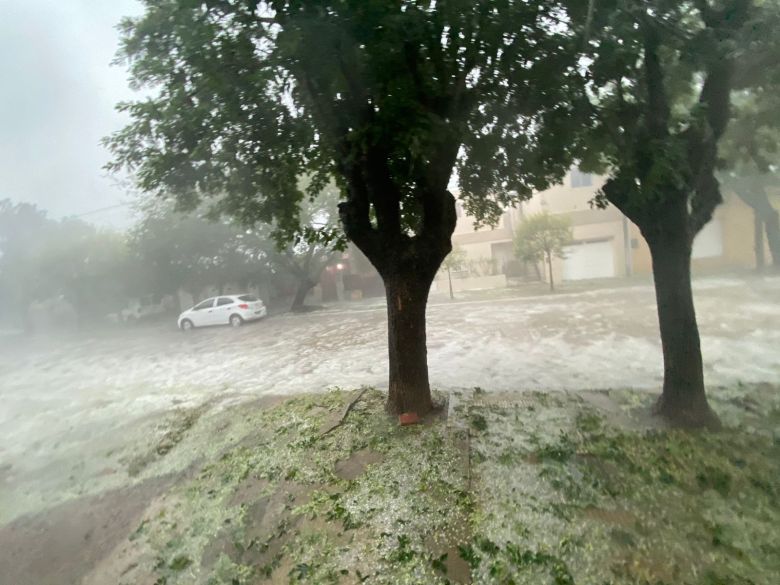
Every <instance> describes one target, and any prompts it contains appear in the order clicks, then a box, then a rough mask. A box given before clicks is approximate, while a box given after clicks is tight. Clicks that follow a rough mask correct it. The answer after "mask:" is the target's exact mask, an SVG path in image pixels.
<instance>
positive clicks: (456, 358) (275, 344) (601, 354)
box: [0, 278, 780, 523]
mask: <svg viewBox="0 0 780 585" xmlns="http://www.w3.org/2000/svg"><path fill="white" fill-rule="evenodd" d="M694 289H695V295H696V302H697V312H698V319H699V325H700V330H701V334H702V347H703V352H704V360H705V377H706V381H707V383H708V385H710V386H711V387H714V386H718V385H729V384H735V383H738V382H762V381H768V382H776V381H777V380H779V379H780V351H778V349H777V348H778V347H780V294H779V293H780V279H778V278H766V279H763V280H759V279H749V280H741V279H737V278H729V279H723V278H720V279H704V280H698V281H696V282H695V283H694ZM475 296H476V297H478V296H479V295H472V298H474V297H475ZM385 352H386V316H385V309H384V307H383V306H382V303H381V302H380V301H377V302H373V304H372V303H371V302H364V303H361V304H358V305H354V306H350V305H339V306H337V307H331V308H325V309H322V310H318V311H313V312H311V313H306V314H285V315H281V316H276V317H271V318H268V319H265V320H263V321H261V322H258V323H253V324H249V325H246V326H244V327H242V328H239V329H231V328H228V327H224V328H210V329H199V330H195V331H192V332H190V333H189V334H182V333H180V332H178V331H177V330H175V328H174V326H172V325H168V324H166V325H157V326H146V327H144V326H142V327H137V328H134V329H123V330H113V331H105V332H98V333H93V334H81V335H78V336H73V337H53V338H40V337H34V338H24V337H18V338H6V339H5V340H3V341H2V346H1V347H0V400H2V404H3V408H2V410H1V411H0V429H2V431H1V433H2V436H1V437H0V483H5V484H6V485H5V487H4V488H3V492H5V493H6V494H7V493H9V490H8V488H9V487H10V493H12V494H13V495H14V496H19V495H24V498H23V499H24V500H25V502H24V503H20V502H19V499H18V497H14V498H12V499H11V501H10V502H9V501H5V502H2V501H0V503H2V504H3V505H2V506H0V523H2V522H4V521H6V520H8V519H10V518H12V517H16V516H18V515H20V514H21V513H23V512H25V511H28V510H34V509H36V508H39V507H40V506H43V505H47V502H48V501H49V500H46V498H43V499H41V498H40V497H38V496H37V495H36V494H37V492H38V491H41V492H43V491H47V490H48V491H50V492H51V493H55V492H56V493H60V491H61V490H60V489H59V488H58V486H59V485H60V483H61V482H62V481H65V479H64V478H70V481H71V482H75V483H76V484H79V482H80V481H81V484H79V485H81V487H80V488H79V490H80V491H79V493H81V491H84V490H86V491H90V490H91V487H90V486H89V485H85V484H84V481H86V479H85V478H88V477H92V476H93V475H94V474H97V473H99V472H100V469H97V468H88V467H89V466H90V465H93V466H94V465H100V463H99V462H95V461H96V460H95V458H94V457H92V458H90V454H92V455H94V454H96V453H105V452H107V451H110V450H116V449H119V448H121V447H123V446H124V445H126V444H127V443H128V442H131V441H133V440H136V439H137V437H136V436H135V435H134V432H140V431H138V429H141V428H143V427H141V426H138V425H137V424H136V422H137V421H143V420H147V419H149V418H150V417H159V416H162V415H164V414H165V413H169V412H171V411H172V410H175V409H182V408H191V407H195V406H198V405H201V404H203V403H206V402H209V403H210V405H211V406H214V407H222V406H225V405H228V404H234V403H236V402H237V401H242V400H250V399H255V398H258V397H261V396H265V395H286V394H293V393H303V392H313V391H320V390H323V389H325V388H327V387H329V386H340V387H342V388H347V389H351V388H355V387H358V386H360V385H375V386H377V387H380V388H381V387H384V386H385V385H386V383H387V382H386V377H387V363H386V355H385ZM428 360H429V364H430V378H431V383H432V385H433V386H434V388H438V389H441V390H450V389H453V388H462V387H473V386H479V387H482V388H484V389H485V390H486V391H504V392H505V391H516V392H523V391H528V390H543V391H546V390H557V389H573V390H576V389H592V388H610V387H611V388H617V387H634V388H646V389H649V390H654V391H657V390H659V387H660V383H661V380H662V362H661V350H660V342H659V339H658V329H657V318H656V312H655V298H654V294H653V289H652V287H651V286H649V285H637V286H629V287H626V286H623V287H616V288H611V289H602V290H591V291H586V292H578V293H566V292H565V291H564V292H560V293H557V294H554V295H546V296H537V297H518V298H504V299H492V300H490V299H487V300H479V299H477V300H470V301H461V302H450V301H448V300H442V299H441V298H440V297H437V298H436V299H433V300H432V302H431V305H430V306H429V310H428ZM85 466H87V467H85ZM82 480H83V481H82ZM55 488H56V489H55ZM21 491H24V494H21Z"/></svg>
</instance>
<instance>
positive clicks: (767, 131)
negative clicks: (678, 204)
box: [718, 71, 780, 271]
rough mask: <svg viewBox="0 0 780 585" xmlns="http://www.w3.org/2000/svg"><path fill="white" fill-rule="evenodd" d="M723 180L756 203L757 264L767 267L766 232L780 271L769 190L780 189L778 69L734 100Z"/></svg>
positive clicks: (779, 241) (779, 235) (779, 237)
mask: <svg viewBox="0 0 780 585" xmlns="http://www.w3.org/2000/svg"><path fill="white" fill-rule="evenodd" d="M720 154H721V157H722V160H723V163H724V168H723V170H722V171H721V172H720V173H719V174H718V178H719V180H720V181H721V182H722V183H723V184H724V185H725V186H726V187H727V188H729V189H731V190H732V191H734V193H736V194H737V195H738V196H739V198H740V199H742V201H744V202H745V203H746V204H747V205H749V206H750V207H751V208H752V209H753V213H754V216H755V238H756V240H755V249H756V267H757V268H758V269H759V270H762V269H763V268H764V238H763V233H764V232H766V239H767V243H768V244H769V253H770V254H771V255H772V266H773V268H774V269H775V271H780V216H779V215H778V210H777V208H776V207H775V206H774V205H773V204H772V201H771V199H770V191H771V190H773V189H774V190H775V191H780V71H778V74H777V75H776V76H775V79H771V80H770V82H769V83H767V84H766V86H765V87H759V88H751V89H750V90H749V91H746V92H743V94H742V95H740V96H739V98H738V99H737V100H736V103H735V112H734V120H733V121H732V123H731V124H730V125H729V128H728V130H727V131H726V133H725V135H724V136H723V140H722V141H721V145H720Z"/></svg>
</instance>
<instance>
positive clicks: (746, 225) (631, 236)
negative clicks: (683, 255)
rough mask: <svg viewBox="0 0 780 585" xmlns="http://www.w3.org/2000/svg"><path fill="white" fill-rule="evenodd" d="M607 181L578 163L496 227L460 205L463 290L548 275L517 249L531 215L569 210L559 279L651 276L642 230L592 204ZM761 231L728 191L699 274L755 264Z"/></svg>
mask: <svg viewBox="0 0 780 585" xmlns="http://www.w3.org/2000/svg"><path fill="white" fill-rule="evenodd" d="M604 180H605V179H604V177H599V176H594V175H590V174H587V173H583V172H581V171H579V170H578V169H572V171H571V172H570V173H568V174H567V176H566V177H565V179H564V181H563V182H562V183H561V184H559V185H555V186H553V187H550V188H549V189H547V190H545V191H542V192H539V193H535V194H534V195H533V196H532V197H531V198H530V199H529V200H528V201H525V202H522V203H520V204H518V205H517V206H516V207H512V208H510V209H507V210H506V212H505V213H504V214H503V216H502V217H501V219H500V221H499V223H498V224H497V225H496V226H495V227H482V228H480V229H478V230H475V229H474V220H473V218H471V217H469V216H467V215H466V214H465V213H464V212H463V208H462V206H461V205H460V204H458V223H457V226H456V228H455V232H454V234H453V244H454V245H455V246H458V247H459V248H460V249H462V250H463V251H464V252H465V256H466V258H467V261H466V265H467V267H466V269H464V270H462V271H459V273H458V274H456V275H455V276H456V279H455V283H456V288H460V289H463V288H487V287H488V286H490V285H492V286H504V285H506V279H507V277H508V278H510V279H527V280H534V279H544V280H546V279H547V275H546V272H545V271H544V270H542V269H541V268H542V267H538V268H539V269H538V270H537V267H523V266H518V263H517V261H516V260H514V250H513V247H514V245H513V240H514V233H515V229H516V226H517V225H519V224H520V222H522V221H523V220H524V218H526V217H528V216H530V215H534V214H538V213H543V212H547V213H550V214H553V215H563V216H566V217H567V218H568V219H569V221H570V223H571V227H572V241H571V243H570V244H569V245H568V246H566V248H565V250H564V255H565V257H564V258H562V259H555V260H554V261H553V278H554V279H555V280H556V281H557V282H561V281H575V280H586V279H597V278H611V277H621V276H629V275H633V274H639V275H649V274H651V273H652V263H651V257H650V250H649V248H648V247H647V243H646V242H645V241H644V238H643V237H642V235H641V233H640V232H639V229H638V228H637V227H636V226H635V225H634V224H632V223H631V222H630V221H628V220H627V219H626V217H625V216H624V215H623V214H622V213H621V212H620V211H619V210H618V209H617V208H615V207H613V206H611V205H610V206H608V207H607V208H605V209H598V208H594V207H593V206H592V205H591V201H592V200H593V198H594V197H595V195H596V193H597V192H598V190H599V189H600V188H601V186H602V185H603V183H604ZM753 230H754V227H753V213H752V210H751V209H750V208H749V207H748V206H747V205H746V204H745V203H743V202H742V201H741V200H740V199H739V198H737V197H736V196H733V195H729V194H726V197H725V201H724V203H723V204H722V205H721V206H719V207H718V208H717V210H716V212H715V215H714V217H713V219H712V221H711V222H710V223H708V224H707V225H706V226H705V227H704V229H703V230H702V231H701V232H700V233H699V234H698V236H697V237H696V240H695V241H694V245H693V253H692V259H693V270H694V272H695V273H696V272H698V273H702V272H712V271H723V270H734V269H745V268H752V267H753V266H755V251H754V249H753V245H754V244H753V242H754V232H753ZM487 277H490V278H487ZM440 279H441V277H440ZM458 280H462V282H458Z"/></svg>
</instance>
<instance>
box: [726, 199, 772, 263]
mask: <svg viewBox="0 0 780 585" xmlns="http://www.w3.org/2000/svg"><path fill="white" fill-rule="evenodd" d="M735 191H736V193H737V195H738V196H739V197H740V199H742V201H744V202H745V203H746V204H747V205H749V206H750V207H751V208H752V209H753V212H754V213H755V214H756V216H758V217H760V218H761V220H762V221H763V223H764V229H765V231H766V240H767V243H768V244H769V253H770V254H771V255H772V267H773V268H774V269H775V270H780V214H778V212H777V209H775V208H774V206H773V205H772V203H771V202H770V201H769V197H768V196H767V194H766V189H764V187H763V186H755V185H754V186H752V187H751V188H749V189H748V188H745V189H735ZM756 237H758V236H756ZM762 252H763V247H762ZM756 254H758V250H756ZM756 260H758V258H756Z"/></svg>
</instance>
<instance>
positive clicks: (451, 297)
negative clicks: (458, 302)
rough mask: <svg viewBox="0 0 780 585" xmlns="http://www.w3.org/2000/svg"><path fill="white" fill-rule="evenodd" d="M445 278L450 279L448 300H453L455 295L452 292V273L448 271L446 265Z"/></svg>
mask: <svg viewBox="0 0 780 585" xmlns="http://www.w3.org/2000/svg"><path fill="white" fill-rule="evenodd" d="M447 278H448V279H449V281H450V300H454V299H455V295H454V294H453V292H452V273H450V268H449V266H448V267H447Z"/></svg>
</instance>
